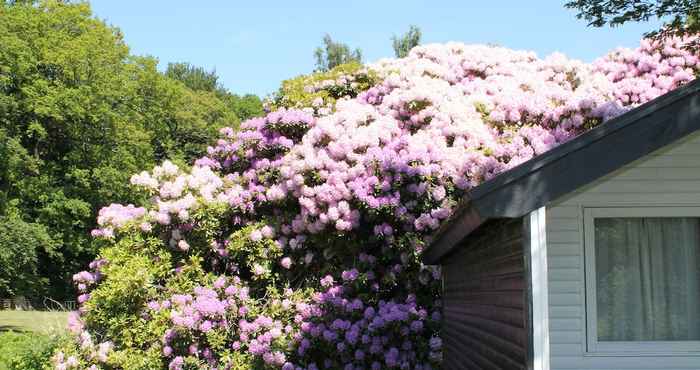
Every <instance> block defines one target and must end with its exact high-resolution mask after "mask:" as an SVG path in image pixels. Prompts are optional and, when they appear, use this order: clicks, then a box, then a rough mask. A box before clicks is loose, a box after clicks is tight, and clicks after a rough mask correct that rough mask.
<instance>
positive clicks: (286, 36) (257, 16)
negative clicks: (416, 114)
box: [91, 0, 655, 96]
mask: <svg viewBox="0 0 700 370" xmlns="http://www.w3.org/2000/svg"><path fill="white" fill-rule="evenodd" d="M564 2H565V1H556V0H502V1H499V0H491V1H483V0H480V1H471V0H462V1H440V0H433V1H419V0H401V1H382V0H373V1H365V0H362V1H352V0H342V1H333V0H330V1H329V0H326V1H255V0H247V1H238V0H231V1H214V0H201V1H178V0H176V1H173V0H170V1H160V0H148V1H144V0H140V1H135V0H120V1H114V0H93V1H91V3H92V8H93V11H94V13H95V14H96V15H97V16H98V17H99V18H101V19H104V20H106V21H107V22H108V23H110V24H112V25H114V26H117V27H119V28H121V30H122V32H123V33H124V35H125V39H126V42H127V43H128V44H129V45H130V46H131V50H132V52H133V53H135V54H140V55H152V56H154V57H156V58H158V59H159V60H160V67H161V69H162V68H164V67H165V66H166V65H167V63H168V62H178V61H186V62H190V63H192V64H195V65H200V66H203V67H205V68H207V69H212V68H216V71H217V73H218V75H219V76H220V80H221V82H222V83H223V85H224V86H225V87H227V88H228V89H230V90H231V91H233V92H236V93H248V92H251V93H255V94H258V95H262V96H264V95H266V94H268V93H270V92H273V91H274V90H276V89H277V87H278V86H279V83H280V81H282V80H284V79H287V78H290V77H293V76H296V75H298V74H301V73H309V72H311V71H312V70H313V68H314V59H313V50H314V49H315V48H316V47H317V46H318V45H320V43H321V38H322V37H323V34H324V33H326V32H328V33H330V34H331V36H332V37H333V38H334V39H336V40H338V41H343V42H346V43H347V44H349V45H350V46H351V47H353V48H354V47H359V48H361V49H362V51H363V53H364V60H365V61H374V60H377V59H379V58H382V57H390V56H393V51H392V49H391V41H390V38H391V36H392V35H393V34H400V33H402V32H404V31H406V30H407V29H408V26H409V25H410V24H415V25H418V26H419V27H420V28H421V30H422V31H423V43H432V42H446V41H462V42H465V43H495V44H499V45H503V46H507V47H510V48H515V49H527V50H534V51H535V52H537V53H538V55H540V56H544V55H547V54H550V53H552V52H554V51H560V52H563V53H565V54H566V55H568V56H570V57H573V58H578V59H582V60H585V61H591V60H593V59H595V58H596V57H597V56H600V55H602V54H604V53H605V52H606V51H608V50H610V49H613V48H615V47H617V46H628V47H633V46H635V45H637V44H638V42H639V38H640V37H641V35H642V34H643V33H644V32H645V31H648V30H650V29H652V28H654V27H655V24H649V23H645V24H631V25H625V26H623V27H619V28H614V29H609V28H604V29H594V28H589V27H587V26H586V22H585V21H582V20H578V19H576V18H575V12H574V11H572V10H569V9H565V8H564V7H563V3H564Z"/></svg>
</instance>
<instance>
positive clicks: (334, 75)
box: [271, 62, 379, 109]
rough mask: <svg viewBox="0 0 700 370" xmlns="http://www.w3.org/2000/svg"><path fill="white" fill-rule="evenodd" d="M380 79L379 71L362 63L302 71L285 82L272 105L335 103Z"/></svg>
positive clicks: (354, 95)
mask: <svg viewBox="0 0 700 370" xmlns="http://www.w3.org/2000/svg"><path fill="white" fill-rule="evenodd" d="M378 82H379V77H378V76H377V74H376V73H375V72H374V71H372V70H369V69H367V68H366V67H365V66H363V65H362V64H360V63H357V62H351V63H346V64H341V65H339V66H337V67H335V68H333V69H331V70H330V71H327V72H316V73H312V74H309V75H301V76H298V77H295V78H292V79H289V80H285V81H283V82H282V87H280V89H279V91H278V92H277V93H276V94H275V95H274V96H273V101H272V102H271V103H272V104H271V105H272V108H282V107H284V108H297V109H301V108H306V107H315V108H319V107H323V106H326V107H332V106H333V105H334V104H335V101H336V100H338V99H340V98H344V97H349V98H354V97H356V96H357V95H358V94H359V93H361V92H363V91H365V90H367V89H369V88H370V87H372V86H374V85H376V84H377V83H378Z"/></svg>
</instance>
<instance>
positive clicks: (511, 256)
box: [442, 219, 527, 369]
mask: <svg viewBox="0 0 700 370" xmlns="http://www.w3.org/2000/svg"><path fill="white" fill-rule="evenodd" d="M522 233H523V225H522V219H507V220H495V221H491V222H490V223H487V224H484V225H482V226H481V227H480V228H479V230H476V231H475V232H474V233H472V234H471V235H470V236H469V237H468V238H467V240H466V241H464V242H463V244H462V245H460V247H459V248H458V249H457V250H456V251H455V253H454V254H452V255H450V256H447V257H445V258H444V259H443V261H442V266H443V267H442V268H443V284H444V288H443V289H444V291H443V302H444V319H443V331H442V338H443V341H444V350H445V352H444V362H443V368H444V369H525V368H526V365H525V364H526V348H527V343H526V338H527V334H526V333H527V329H526V327H525V317H526V308H525V307H524V306H525V295H524V294H525V291H526V281H525V278H524V276H525V275H524V260H523V244H522Z"/></svg>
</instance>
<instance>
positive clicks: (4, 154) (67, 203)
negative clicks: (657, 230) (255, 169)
mask: <svg viewBox="0 0 700 370" xmlns="http://www.w3.org/2000/svg"><path fill="white" fill-rule="evenodd" d="M0 45H2V47H0V224H2V223H7V222H9V221H8V220H9V218H2V217H1V216H3V215H13V218H12V220H13V221H12V222H15V223H16V224H20V223H19V222H24V223H26V224H30V225H41V230H44V231H45V233H46V235H47V237H48V238H50V241H51V243H49V244H51V245H53V246H54V247H55V253H47V251H46V250H43V249H41V248H37V247H36V246H34V245H26V248H27V249H28V250H37V261H38V262H37V264H38V267H37V271H38V274H39V276H41V277H43V280H41V281H49V287H50V288H51V289H50V290H49V292H50V294H51V295H53V296H54V297H57V298H60V297H63V296H70V295H71V294H72V293H71V292H72V289H71V288H70V285H69V278H70V274H71V273H72V272H73V271H75V270H76V269H78V268H79V267H80V266H84V265H85V264H86V263H87V262H88V261H89V260H91V259H92V258H93V257H94V255H95V253H96V250H95V248H94V246H93V245H92V241H91V239H90V238H89V230H90V229H92V228H93V227H94V226H95V221H94V219H95V215H96V212H97V209H98V207H99V206H100V205H103V204H105V203H111V202H137V203H138V202H140V201H142V200H143V198H142V197H141V196H139V195H138V194H136V193H134V192H133V189H132V188H131V187H130V186H129V185H128V181H127V180H128V178H129V176H130V175H131V174H132V173H135V172H138V171H141V170H143V169H144V168H148V167H150V166H153V165H154V164H155V163H157V162H160V161H162V160H163V159H165V158H170V159H171V160H174V161H175V162H178V163H187V162H189V161H191V160H192V159H194V158H196V156H198V155H199V154H200V153H201V151H202V150H203V149H204V148H205V147H206V145H207V144H208V143H210V142H211V140H212V139H213V138H214V137H216V135H217V133H218V130H219V128H221V127H224V126H231V125H233V127H236V126H237V125H238V122H239V121H240V119H239V117H238V116H237V115H238V114H244V115H245V116H246V118H248V117H249V116H251V115H257V114H261V113H262V105H261V104H260V101H259V99H257V97H254V96H246V97H242V98H241V97H237V96H234V95H232V94H227V93H226V92H225V91H224V90H223V89H222V88H221V87H220V86H218V85H217V84H216V81H217V78H216V76H215V75H214V74H213V72H212V73H199V71H200V69H197V68H196V67H192V66H189V65H188V66H187V68H185V72H187V73H180V74H178V75H176V76H172V77H173V78H171V77H168V75H167V74H163V73H160V72H159V71H158V70H157V68H156V67H157V61H156V60H155V59H153V58H149V57H139V56H135V55H132V54H131V53H130V52H129V48H128V47H127V45H126V44H125V43H124V40H123V38H122V34H121V32H120V31H119V30H118V29H117V28H114V27H110V26H108V25H106V24H105V23H104V22H103V21H101V20H98V19H96V18H94V17H93V16H92V13H91V10H90V7H89V5H88V4H86V3H83V2H78V3H71V2H63V1H51V0H47V1H40V2H35V1H22V2H20V1H16V2H2V3H0ZM178 71H179V70H178ZM173 74H174V72H172V71H171V73H170V75H173ZM195 76H199V77H201V78H200V79H199V80H197V79H195V78H194V77H195ZM207 79H208V80H207ZM183 80H184V81H183ZM212 81H213V82H214V83H213V85H215V86H216V91H212V89H211V88H212ZM207 83H208V85H207ZM256 99H257V100H256ZM17 220H19V221H17ZM13 225H14V224H13ZM0 227H3V225H0ZM5 227H6V225H5ZM37 230H38V229H37ZM17 240H18V241H19V242H22V243H24V244H27V243H29V244H32V243H33V242H32V239H28V238H22V239H17ZM9 291H10V290H5V294H7V292H9ZM0 294H3V293H2V292H0Z"/></svg>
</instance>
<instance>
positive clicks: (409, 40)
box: [391, 25, 422, 58]
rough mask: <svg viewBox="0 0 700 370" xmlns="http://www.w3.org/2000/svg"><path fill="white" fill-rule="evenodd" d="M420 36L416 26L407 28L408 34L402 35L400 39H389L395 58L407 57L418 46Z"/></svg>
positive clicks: (395, 37) (394, 37)
mask: <svg viewBox="0 0 700 370" xmlns="http://www.w3.org/2000/svg"><path fill="white" fill-rule="evenodd" d="M421 37H422V34H421V32H420V28H418V26H414V25H411V26H410V27H409V28H408V32H406V33H404V34H403V35H402V36H401V37H397V36H396V35H394V36H393V37H392V38H391V43H392V47H393V48H394V55H396V57H397V58H403V57H405V56H407V55H408V52H409V51H411V49H413V48H414V47H416V46H418V45H420V40H421Z"/></svg>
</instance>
